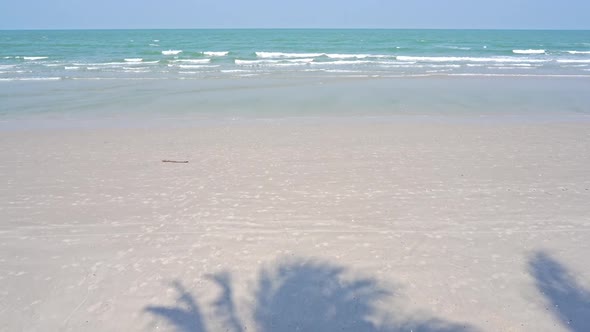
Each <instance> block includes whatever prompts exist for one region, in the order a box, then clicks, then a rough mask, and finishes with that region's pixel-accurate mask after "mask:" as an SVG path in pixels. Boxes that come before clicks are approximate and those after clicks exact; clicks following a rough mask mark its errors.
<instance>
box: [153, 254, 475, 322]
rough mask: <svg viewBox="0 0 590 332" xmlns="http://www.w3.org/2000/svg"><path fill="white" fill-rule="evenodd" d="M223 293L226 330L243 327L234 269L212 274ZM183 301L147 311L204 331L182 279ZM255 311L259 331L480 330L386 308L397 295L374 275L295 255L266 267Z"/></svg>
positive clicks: (220, 302) (220, 310)
mask: <svg viewBox="0 0 590 332" xmlns="http://www.w3.org/2000/svg"><path fill="white" fill-rule="evenodd" d="M210 279H211V280H213V281H214V282H215V283H216V284H217V285H218V286H219V287H220V288H221V294H220V296H219V297H218V298H217V300H216V301H215V302H214V303H212V306H213V311H214V313H215V317H216V319H217V320H218V323H220V325H222V326H223V327H224V329H223V330H224V331H233V332H243V331H245V330H246V329H245V327H244V325H243V323H242V320H241V319H240V318H239V317H238V315H237V312H236V308H235V307H236V306H235V300H234V299H233V290H232V284H231V275H230V274H229V273H221V274H216V275H213V276H211V277H210ZM175 287H176V289H177V291H178V292H179V297H178V303H177V305H175V306H172V307H157V306H148V307H146V308H145V311H146V312H148V313H151V314H153V315H154V316H156V318H160V319H163V320H165V321H167V322H168V323H169V324H170V325H172V326H173V327H174V328H175V329H176V330H177V331H179V332H189V331H191V332H204V331H206V328H205V325H204V324H203V320H202V317H201V314H200V310H199V308H198V306H197V304H196V300H195V299H194V298H193V297H192V296H191V295H190V294H188V293H187V292H186V291H185V290H184V289H183V288H182V286H180V284H179V283H176V284H175ZM253 296H254V299H255V301H254V308H252V314H253V318H254V322H255V324H256V327H257V328H256V329H255V330H256V331H259V332H287V331H321V332H332V331H345V332H346V331H350V332H352V331H355V332H361V331H366V332H377V331H383V332H386V331H391V332H393V331H414V332H434V331H438V332H446V331H475V329H473V328H472V327H470V326H467V325H465V324H456V323H451V322H447V321H445V320H442V319H438V318H432V317H427V316H424V315H412V318H407V317H408V316H407V315H402V314H401V313H392V312H389V313H383V312H380V311H379V310H377V304H378V303H379V302H380V301H381V300H385V299H387V298H388V297H391V296H393V294H392V292H390V291H388V290H386V289H384V288H383V287H381V286H380V285H378V283H377V282H376V281H375V280H373V279H370V278H350V273H348V270H347V269H346V268H344V267H341V266H336V265H333V264H330V263H326V262H320V261H315V260H302V259H294V260H289V261H285V262H283V263H280V264H277V265H276V266H274V267H273V268H271V269H268V270H263V271H261V273H260V275H259V279H258V286H257V289H256V290H255V292H254V294H253Z"/></svg>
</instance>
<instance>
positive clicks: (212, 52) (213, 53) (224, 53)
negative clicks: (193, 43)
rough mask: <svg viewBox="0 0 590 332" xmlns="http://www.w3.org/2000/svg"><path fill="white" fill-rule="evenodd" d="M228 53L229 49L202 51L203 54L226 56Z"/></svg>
mask: <svg viewBox="0 0 590 332" xmlns="http://www.w3.org/2000/svg"><path fill="white" fill-rule="evenodd" d="M228 54H229V51H224V52H215V51H205V52H203V55H206V56H226V55H228Z"/></svg>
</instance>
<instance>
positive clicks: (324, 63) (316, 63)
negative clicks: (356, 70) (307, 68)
mask: <svg viewBox="0 0 590 332" xmlns="http://www.w3.org/2000/svg"><path fill="white" fill-rule="evenodd" d="M369 63H375V61H368V60H358V61H347V60H343V61H325V62H312V65H318V66H319V65H328V66H342V65H362V64H369Z"/></svg>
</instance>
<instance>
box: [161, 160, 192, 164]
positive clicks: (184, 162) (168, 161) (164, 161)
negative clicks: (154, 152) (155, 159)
mask: <svg viewBox="0 0 590 332" xmlns="http://www.w3.org/2000/svg"><path fill="white" fill-rule="evenodd" d="M162 162H163V163H175V164H188V160H167V159H164V160H162Z"/></svg>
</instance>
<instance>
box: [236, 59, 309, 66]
mask: <svg viewBox="0 0 590 332" xmlns="http://www.w3.org/2000/svg"><path fill="white" fill-rule="evenodd" d="M312 61H313V58H307V59H283V60H276V59H275V60H272V59H270V60H240V59H235V60H234V62H235V64H236V65H246V66H255V65H274V64H280V63H283V64H292V65H303V64H306V63H310V62H312Z"/></svg>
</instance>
